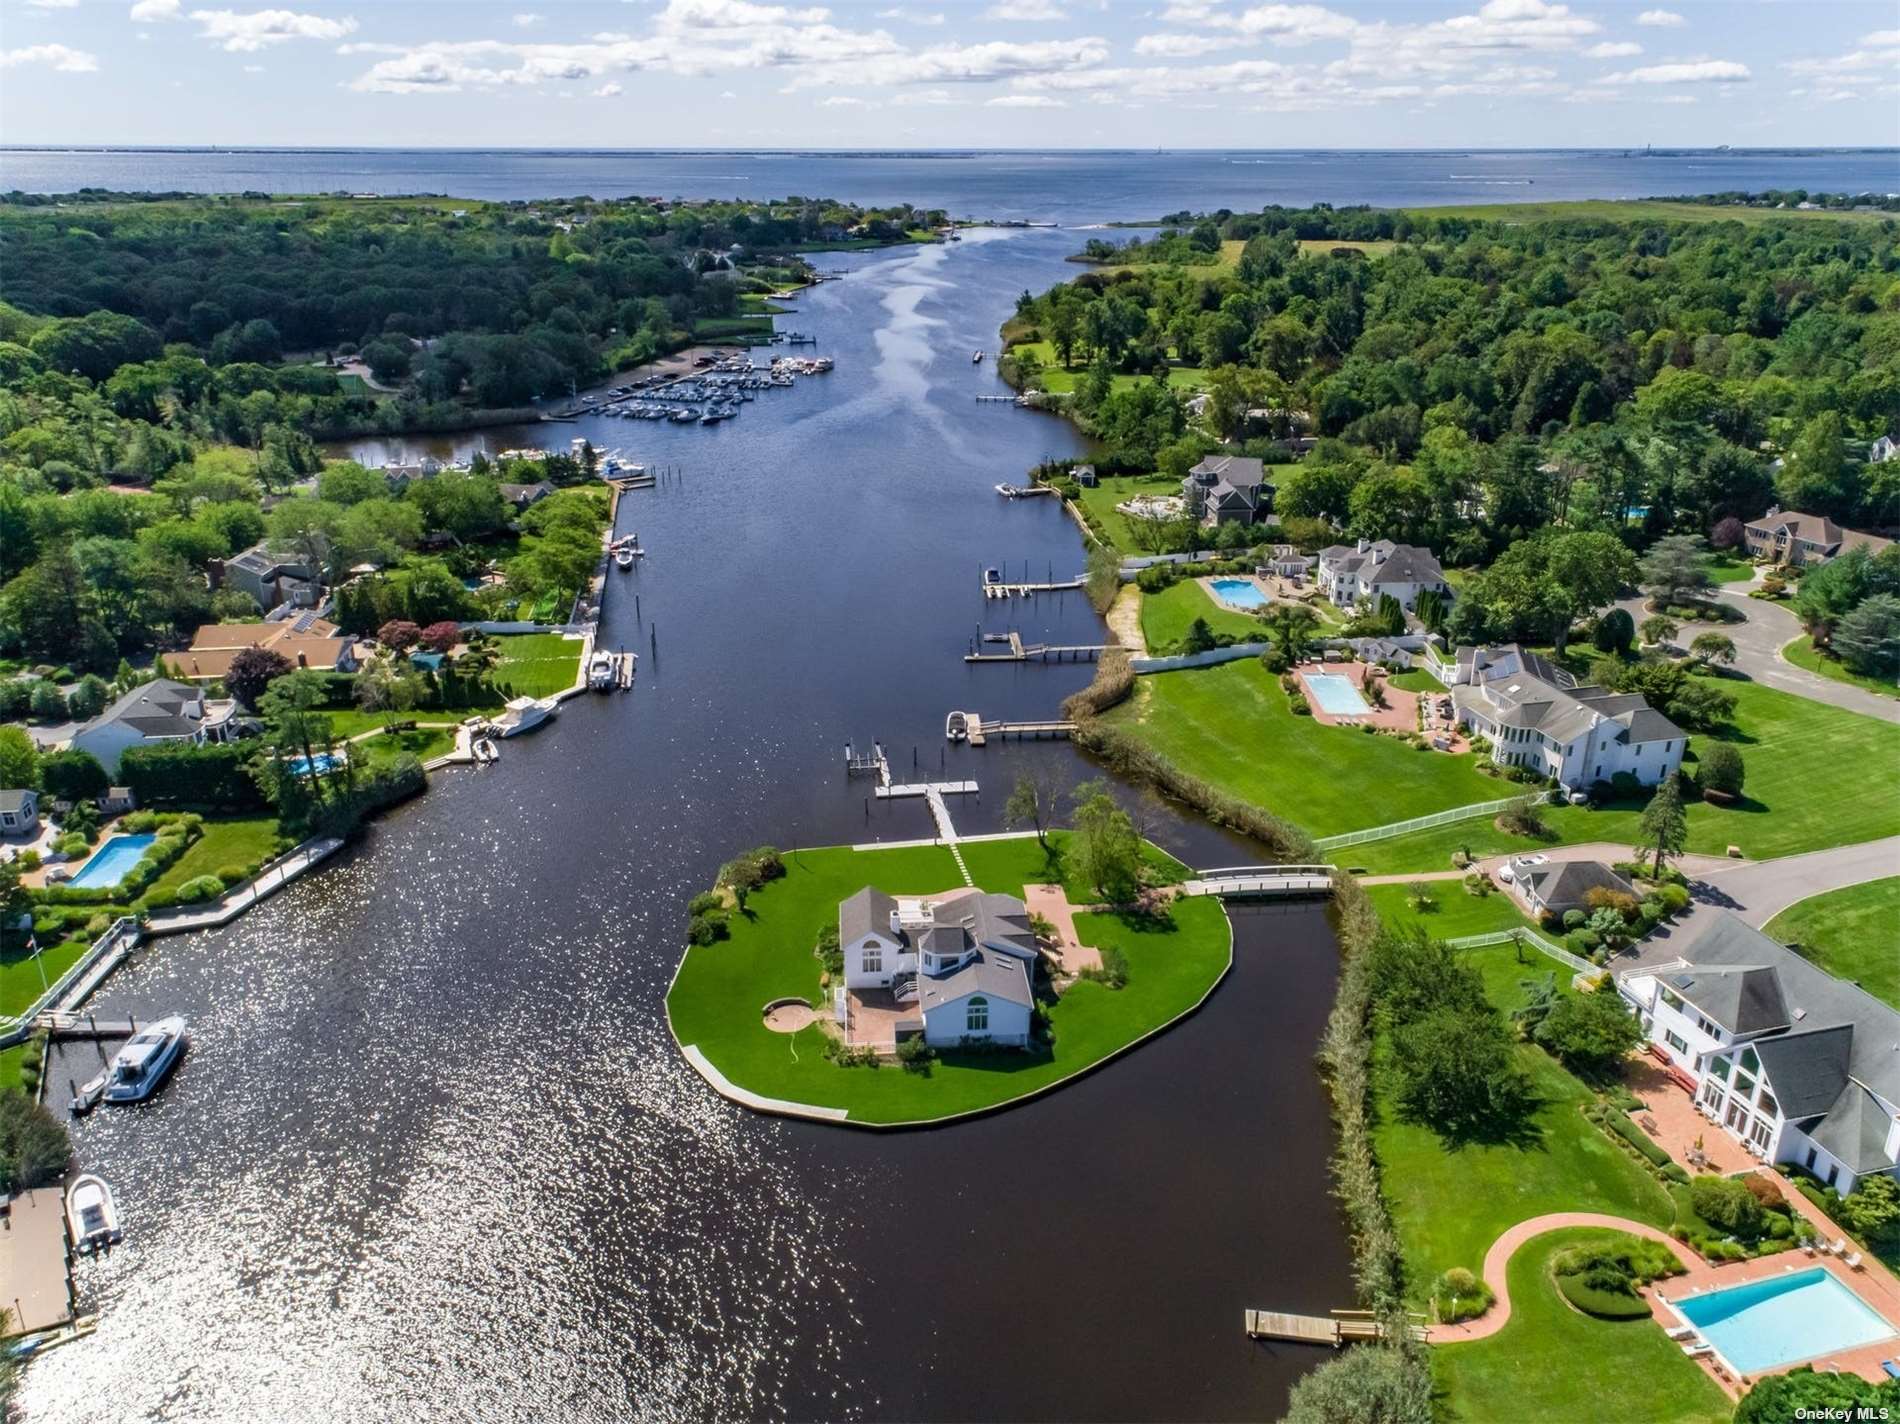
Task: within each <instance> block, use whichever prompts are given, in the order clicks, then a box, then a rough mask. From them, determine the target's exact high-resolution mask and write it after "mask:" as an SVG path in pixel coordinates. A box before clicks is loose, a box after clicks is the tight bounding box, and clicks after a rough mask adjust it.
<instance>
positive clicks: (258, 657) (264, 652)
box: [224, 648, 290, 712]
mask: <svg viewBox="0 0 1900 1424" xmlns="http://www.w3.org/2000/svg"><path fill="white" fill-rule="evenodd" d="M289 671H290V659H289V658H287V657H285V656H284V655H283V654H282V653H279V652H273V651H272V650H271V649H269V648H242V649H240V650H239V651H238V654H237V656H236V657H234V658H232V659H231V666H230V668H229V669H228V670H227V671H226V672H225V674H224V690H225V691H226V692H228V693H230V694H231V695H232V696H233V697H235V698H237V700H238V701H239V702H242V703H243V704H244V705H245V706H246V707H248V708H250V709H251V711H253V712H255V711H256V710H257V699H258V698H260V697H262V696H263V695H264V689H265V688H267V687H269V686H270V685H271V683H272V682H274V681H275V680H276V679H278V678H280V677H282V676H283V675H284V674H285V673H287V672H289Z"/></svg>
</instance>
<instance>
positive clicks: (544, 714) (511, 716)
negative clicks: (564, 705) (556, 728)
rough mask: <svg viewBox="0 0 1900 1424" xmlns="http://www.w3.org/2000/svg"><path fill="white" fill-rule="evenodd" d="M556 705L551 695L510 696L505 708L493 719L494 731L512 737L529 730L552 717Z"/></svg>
mask: <svg viewBox="0 0 1900 1424" xmlns="http://www.w3.org/2000/svg"><path fill="white" fill-rule="evenodd" d="M558 705H559V704H558V703H556V702H555V700H554V699H553V698H552V697H511V698H509V699H508V702H507V705H506V710H504V711H503V712H502V714H501V716H499V717H497V718H496V719H495V732H496V734H497V735H498V736H503V737H514V736H519V735H520V734H521V733H523V732H526V731H531V730H532V729H534V728H536V727H538V726H540V725H541V724H542V723H543V722H545V721H547V720H548V718H550V717H552V716H553V715H554V709H555V708H556V707H557V706H558Z"/></svg>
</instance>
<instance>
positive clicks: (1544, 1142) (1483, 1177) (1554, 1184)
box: [1373, 944, 1675, 1301]
mask: <svg viewBox="0 0 1900 1424" xmlns="http://www.w3.org/2000/svg"><path fill="white" fill-rule="evenodd" d="M1461 957H1464V958H1465V961H1466V962H1467V963H1469V964H1471V965H1472V966H1473V967H1474V968H1476V969H1477V970H1478V971H1479V972H1480V973H1481V974H1482V975H1483V976H1484V982H1485V992H1486V994H1487V995H1488V997H1489V998H1490V999H1491V1001H1492V1002H1493V1003H1494V1004H1496V1005H1497V1006H1498V1008H1499V1009H1501V1010H1503V1011H1504V1012H1506V1013H1508V1012H1509V1011H1510V1010H1511V1009H1513V1008H1515V1007H1516V1006H1517V1005H1518V1004H1520V1003H1522V1002H1523V1000H1524V990H1523V989H1522V988H1521V987H1520V981H1523V980H1527V979H1529V980H1537V979H1541V978H1543V976H1544V975H1546V974H1548V973H1550V972H1552V971H1553V970H1555V971H1556V974H1557V983H1558V986H1559V988H1560V989H1562V990H1564V992H1568V989H1567V987H1566V985H1567V981H1568V979H1569V976H1568V975H1567V974H1565V973H1564V972H1563V970H1562V969H1561V968H1560V967H1559V966H1557V965H1556V964H1554V963H1552V962H1550V961H1549V960H1546V959H1544V958H1543V957H1542V956H1541V955H1539V954H1537V953H1535V952H1534V951H1532V950H1529V949H1523V950H1522V951H1521V952H1520V950H1519V948H1518V946H1515V945H1511V944H1501V945H1490V946H1486V947H1484V948H1481V949H1471V950H1465V951H1462V954H1461ZM1517 1054H1518V1061H1519V1063H1520V1064H1521V1065H1522V1066H1523V1068H1524V1070H1525V1072H1526V1073H1528V1074H1529V1076H1530V1080H1531V1085H1532V1091H1533V1093H1534V1094H1535V1096H1536V1098H1537V1099H1538V1106H1537V1108H1536V1109H1535V1111H1533V1112H1532V1113H1531V1114H1530V1116H1529V1118H1528V1120H1527V1123H1526V1127H1525V1130H1524V1131H1523V1132H1522V1133H1521V1134H1520V1135H1519V1136H1518V1137H1517V1138H1515V1139H1514V1140H1510V1141H1504V1142H1496V1143H1465V1144H1457V1145H1454V1144H1449V1143H1447V1142H1446V1141H1445V1139H1444V1138H1443V1137H1441V1136H1440V1135H1439V1134H1438V1133H1437V1132H1436V1131H1434V1130H1433V1129H1431V1128H1429V1127H1425V1126H1421V1125H1418V1124H1415V1123H1408V1122H1402V1121H1400V1120H1399V1117H1398V1112H1397V1108H1396V1103H1395V1101H1394V1097H1393V1092H1392V1084H1391V1082H1390V1080H1389V1076H1388V1075H1387V1074H1386V1073H1385V1072H1384V1071H1381V1072H1380V1073H1379V1074H1378V1075H1377V1084H1376V1087H1375V1090H1374V1093H1375V1103H1376V1106H1377V1108H1378V1114H1379V1123H1378V1126H1377V1128H1376V1129H1375V1130H1374V1134H1373V1141H1374V1146H1375V1147H1376V1149H1377V1151H1378V1154H1379V1161H1380V1166H1381V1171H1382V1173H1383V1179H1384V1183H1385V1189H1386V1195H1387V1197H1388V1198H1389V1200H1390V1201H1391V1204H1392V1218H1393V1221H1394V1222H1395V1223H1396V1225H1397V1226H1398V1229H1399V1237H1400V1240H1401V1242H1402V1243H1403V1245H1404V1248H1405V1260H1406V1267H1407V1280H1408V1285H1409V1287H1410V1290H1411V1293H1412V1295H1413V1296H1414V1298H1415V1299H1417V1300H1420V1301H1422V1300H1423V1299H1424V1298H1425V1294H1426V1292H1427V1291H1428V1290H1429V1289H1430V1287H1431V1282H1432V1280H1433V1278H1434V1277H1436V1276H1437V1275H1438V1274H1439V1273H1440V1272H1441V1271H1444V1270H1447V1269H1448V1268H1450V1267H1452V1266H1464V1267H1466V1268H1467V1269H1470V1270H1473V1271H1475V1270H1478V1269H1479V1268H1480V1267H1481V1266H1482V1265H1483V1263H1484V1253H1485V1252H1486V1251H1487V1250H1489V1249H1490V1246H1491V1243H1492V1242H1493V1241H1495V1240H1496V1239H1497V1238H1498V1237H1499V1235H1501V1234H1502V1233H1503V1232H1504V1231H1505V1229H1506V1228H1508V1227H1511V1226H1514V1225H1516V1224H1517V1223H1518V1222H1520V1221H1523V1220H1525V1219H1526V1218H1527V1217H1533V1216H1542V1215H1544V1214H1546V1213H1548V1212H1555V1211H1599V1212H1610V1213H1614V1214H1616V1215H1619V1216H1628V1217H1632V1218H1634V1219H1635V1220H1638V1221H1644V1222H1648V1223H1650V1224H1651V1225H1654V1226H1658V1227H1665V1228H1666V1227H1667V1226H1668V1225H1669V1224H1670V1222H1671V1221H1672V1220H1673V1219H1674V1214H1675V1213H1674V1207H1673V1206H1672V1204H1671V1203H1670V1200H1669V1197H1668V1195H1667V1194H1666V1193H1665V1192H1664V1191H1663V1189H1662V1188H1661V1187H1660V1186H1659V1185H1658V1184H1657V1182H1656V1180H1655V1178H1653V1177H1651V1176H1650V1175H1649V1174H1648V1173H1647V1172H1646V1171H1644V1170H1643V1169H1642V1168H1641V1167H1640V1166H1638V1165H1637V1164H1636V1163H1635V1162H1634V1161H1633V1160H1631V1158H1630V1157H1629V1156H1628V1154H1627V1153H1625V1152H1624V1151H1623V1150H1622V1149H1621V1148H1619V1147H1618V1146H1617V1145H1616V1144H1615V1143H1613V1142H1611V1141H1610V1139H1609V1138H1608V1137H1607V1136H1606V1135H1605V1134H1604V1133H1603V1132H1602V1131H1601V1130H1600V1129H1599V1128H1598V1127H1597V1126H1596V1125H1595V1124H1594V1123H1592V1122H1590V1121H1589V1120H1588V1119H1587V1118H1585V1117H1584V1116H1583V1114H1582V1113H1581V1112H1580V1111H1579V1110H1578V1109H1579V1106H1580V1105H1581V1104H1584V1103H1587V1102H1589V1101H1591V1100H1592V1097H1593V1094H1592V1093H1591V1091H1590V1089H1589V1088H1588V1087H1586V1086H1585V1085H1584V1084H1583V1083H1582V1082H1580V1081H1579V1080H1578V1079H1577V1078H1576V1077H1575V1076H1574V1075H1573V1074H1572V1073H1570V1072H1569V1070H1567V1069H1566V1068H1564V1066H1563V1065H1562V1064H1560V1063H1559V1062H1558V1061H1557V1060H1556V1059H1554V1058H1552V1057H1551V1056H1550V1055H1549V1054H1548V1053H1546V1052H1544V1050H1543V1049H1541V1048H1538V1047H1536V1046H1534V1045H1531V1044H1522V1045H1520V1046H1519V1047H1518V1049H1517Z"/></svg>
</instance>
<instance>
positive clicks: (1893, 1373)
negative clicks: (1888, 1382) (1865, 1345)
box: [1880, 1360, 1900, 1379]
mask: <svg viewBox="0 0 1900 1424" xmlns="http://www.w3.org/2000/svg"><path fill="white" fill-rule="evenodd" d="M1880 1368H1881V1369H1883V1370H1885V1371H1886V1372H1887V1378H1888V1379H1900V1365H1896V1364H1895V1363H1894V1362H1893V1361H1892V1360H1882V1361H1881V1362H1880Z"/></svg>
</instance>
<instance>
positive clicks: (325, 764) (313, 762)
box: [290, 752, 343, 777]
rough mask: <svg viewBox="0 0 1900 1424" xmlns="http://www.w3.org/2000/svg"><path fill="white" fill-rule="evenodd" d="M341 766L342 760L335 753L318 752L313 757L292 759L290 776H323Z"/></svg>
mask: <svg viewBox="0 0 1900 1424" xmlns="http://www.w3.org/2000/svg"><path fill="white" fill-rule="evenodd" d="M342 765H343V758H342V757H340V756H338V755H337V754H336V753H335V752H318V753H317V754H316V755H315V756H314V757H301V756H299V757H292V758H291V759H290V774H291V775H292V776H296V777H304V776H312V775H315V776H325V775H328V774H329V773H330V772H333V771H335V770H336V769H337V768H338V767H340V766H342Z"/></svg>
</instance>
